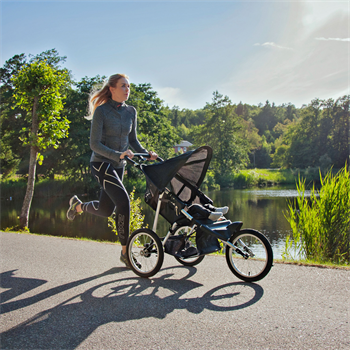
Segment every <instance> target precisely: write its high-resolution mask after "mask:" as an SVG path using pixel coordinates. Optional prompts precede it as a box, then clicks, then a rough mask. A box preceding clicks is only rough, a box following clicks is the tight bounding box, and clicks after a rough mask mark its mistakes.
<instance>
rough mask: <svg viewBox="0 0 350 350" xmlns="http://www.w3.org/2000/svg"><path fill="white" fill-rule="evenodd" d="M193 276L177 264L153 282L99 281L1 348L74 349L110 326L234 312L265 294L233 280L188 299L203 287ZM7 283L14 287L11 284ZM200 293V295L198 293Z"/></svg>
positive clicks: (12, 306)
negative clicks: (182, 312)
mask: <svg viewBox="0 0 350 350" xmlns="http://www.w3.org/2000/svg"><path fill="white" fill-rule="evenodd" d="M177 268H179V269H181V270H184V271H185V272H186V273H187V274H186V275H185V276H184V277H182V278H174V270H175V269H177ZM121 271H125V269H123V268H113V269H111V270H109V271H106V272H105V273H103V274H100V275H96V276H92V277H90V278H86V279H82V280H79V281H76V282H71V283H68V284H65V285H62V286H59V287H56V288H52V289H50V290H48V291H45V292H42V293H39V294H37V295H35V296H33V297H29V298H26V299H23V300H19V301H13V302H9V303H6V304H3V305H2V312H4V311H5V312H11V311H13V310H17V309H19V308H23V307H26V306H30V305H32V304H34V303H36V302H39V301H42V300H44V299H46V298H49V297H53V296H55V295H56V294H58V293H61V292H64V291H66V290H68V289H71V288H74V287H76V286H79V285H82V284H84V283H87V282H89V281H92V280H94V279H98V278H100V277H103V276H106V275H110V274H116V273H118V272H121ZM10 272H11V271H10ZM10 272H8V273H10ZM195 272H196V268H194V267H183V266H181V267H180V266H178V267H171V268H165V269H163V270H162V275H161V276H160V277H157V278H153V279H141V278H138V277H136V276H135V277H130V278H121V279H118V278H116V279H113V280H112V281H108V282H104V283H100V284H98V285H96V286H94V287H92V288H89V289H87V290H86V291H84V292H83V293H79V294H76V295H74V296H72V297H71V298H69V299H68V300H66V301H64V302H63V303H61V304H58V305H56V306H54V307H52V308H50V309H48V310H45V311H43V312H41V313H39V314H37V315H35V316H34V317H32V318H31V319H29V320H27V321H25V322H23V323H22V324H19V325H18V326H16V327H14V328H12V329H10V330H8V331H6V332H4V333H2V334H1V348H2V349H47V348H48V347H49V348H50V349H75V348H76V347H77V346H78V345H79V344H80V343H82V342H83V341H84V340H85V339H87V338H88V337H89V335H90V334H91V333H92V332H94V331H95V330H96V329H97V328H98V327H99V326H102V325H104V324H107V323H110V322H124V321H129V320H138V319H143V318H158V319H163V318H165V317H166V316H167V315H168V314H169V313H171V312H173V311H174V310H179V309H186V310H188V311H189V312H191V313H196V314H199V313H201V312H202V311H203V310H204V309H210V310H212V311H217V312H221V311H234V310H238V309H242V308H246V307H249V306H250V305H252V304H254V303H256V302H257V301H258V300H260V299H261V297H262V296H263V294H264V293H263V289H262V288H261V287H260V286H259V285H257V284H254V283H244V282H233V283H228V284H225V285H221V286H218V287H216V288H214V289H211V290H209V291H207V292H206V293H204V295H202V296H196V297H187V298H186V297H185V294H186V293H189V294H191V293H192V294H193V290H194V289H195V288H198V287H201V286H202V285H201V284H199V283H197V282H194V281H191V280H190V279H189V278H190V277H191V276H193V275H194V274H195ZM116 277H117V276H116ZM13 278H15V277H13ZM44 282H45V281H42V280H36V282H35V280H34V281H32V282H31V283H32V284H29V286H32V288H34V286H35V285H41V284H42V283H44ZM6 283H7V285H11V281H9V280H7V282H6ZM24 285H25V282H24ZM32 288H31V289H32ZM5 293H6V292H5ZM22 293H23V292H22ZM198 294H200V293H199V291H198V293H196V295H198ZM8 295H10V294H8ZM7 300H8V299H7Z"/></svg>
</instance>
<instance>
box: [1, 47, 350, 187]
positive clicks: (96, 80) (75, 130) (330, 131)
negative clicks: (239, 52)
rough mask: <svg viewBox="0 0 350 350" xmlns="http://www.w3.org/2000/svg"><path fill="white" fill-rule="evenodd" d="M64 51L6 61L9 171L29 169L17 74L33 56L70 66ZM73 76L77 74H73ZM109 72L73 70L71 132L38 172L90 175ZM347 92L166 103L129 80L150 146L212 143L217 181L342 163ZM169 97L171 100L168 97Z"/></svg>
mask: <svg viewBox="0 0 350 350" xmlns="http://www.w3.org/2000/svg"><path fill="white" fill-rule="evenodd" d="M65 59H66V58H65V57H61V56H59V54H58V52H57V51H56V50H55V49H52V50H48V51H45V52H42V53H41V54H39V55H37V56H29V58H28V57H27V56H26V55H25V54H19V55H15V56H14V57H12V58H11V59H9V60H8V61H6V62H5V64H4V65H3V67H2V68H1V69H0V79H1V87H0V89H1V90H0V92H1V141H0V146H1V172H2V174H3V177H6V176H10V175H11V174H14V173H19V174H24V175H25V174H26V173H27V171H28V160H29V151H28V147H27V146H25V145H23V143H22V142H21V141H20V140H21V135H23V133H24V132H27V131H26V130H27V128H28V126H29V125H30V122H29V120H28V118H25V116H26V113H27V112H25V111H24V110H21V109H19V108H18V107H15V102H14V99H13V94H14V86H13V84H12V80H11V78H12V77H13V76H16V74H18V71H19V70H20V69H21V68H22V67H24V66H25V65H26V64H27V63H28V62H32V61H33V60H46V62H47V63H49V64H51V65H52V66H54V67H55V68H57V69H65V68H64V62H65ZM70 76H72V74H71V75H70ZM104 79H105V77H104V76H99V75H98V76H95V77H84V78H83V79H81V80H80V81H74V80H73V79H72V78H70V80H69V81H68V82H67V84H66V85H65V87H64V91H62V96H64V109H63V111H62V115H64V116H65V117H66V118H67V119H68V120H69V121H70V128H69V136H68V137H67V138H64V139H62V140H61V142H60V145H59V147H58V148H57V149H54V148H52V149H47V150H46V151H45V152H44V153H43V156H44V160H43V164H42V165H40V166H39V167H38V169H37V172H38V173H39V174H40V175H42V176H44V177H49V178H53V177H54V175H58V174H61V175H63V176H64V177H66V178H70V179H72V180H83V181H84V182H85V183H88V182H89V181H91V175H90V171H89V159H90V155H91V150H90V147H89V134H90V123H91V122H90V121H89V120H87V119H86V118H85V116H87V114H88V108H87V107H88V98H89V94H90V92H91V91H92V89H94V88H96V87H98V86H101V84H102V83H103V81H104ZM349 97H350V96H342V97H339V98H338V99H337V100H333V99H328V100H320V99H317V98H316V99H314V100H312V101H311V102H310V103H309V104H308V105H305V106H302V107H301V108H296V107H295V106H294V105H293V104H290V103H289V104H283V105H280V106H276V105H275V104H274V103H270V102H269V101H266V102H265V104H260V105H258V106H255V105H248V104H245V103H243V102H239V103H238V102H236V103H233V102H232V101H231V100H230V98H229V97H228V96H223V95H221V94H220V93H219V92H218V91H214V92H213V98H212V101H210V102H208V103H206V105H205V106H203V108H202V109H198V110H190V109H180V108H179V107H178V106H173V107H172V108H170V107H168V106H165V103H164V101H162V100H161V99H160V98H159V97H158V95H157V92H156V91H154V90H153V89H152V86H151V84H149V83H145V84H138V85H136V84H131V96H130V99H129V100H128V102H127V103H128V104H129V105H132V106H134V107H135V108H136V109H137V112H138V135H139V139H140V141H141V142H142V143H143V144H144V146H145V147H146V148H148V149H151V150H155V151H156V152H157V153H158V154H159V155H160V156H161V157H163V158H169V157H172V156H174V155H175V153H174V149H173V146H174V145H175V144H177V143H179V142H180V141H181V140H187V141H190V142H191V143H192V144H193V147H199V146H202V145H209V146H211V147H212V148H213V151H214V153H213V160H212V163H211V168H210V171H209V176H210V177H211V181H212V182H213V184H219V185H221V186H230V185H232V181H233V178H234V176H235V174H236V173H237V171H239V170H240V169H245V168H304V169H305V168H308V167H313V168H315V167H316V168H317V167H319V168H321V169H328V168H330V167H331V166H333V167H334V168H341V167H343V166H344V164H345V163H346V161H347V159H348V157H349ZM165 102H166V101H165ZM140 176H141V175H140V173H139V172H137V171H135V170H134V169H133V168H130V169H128V178H130V179H133V180H134V181H135V182H137V181H139V180H140Z"/></svg>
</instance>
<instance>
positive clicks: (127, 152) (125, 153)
mask: <svg viewBox="0 0 350 350" xmlns="http://www.w3.org/2000/svg"><path fill="white" fill-rule="evenodd" d="M125 156H127V157H129V158H130V159H132V158H133V157H134V153H133V152H132V151H131V150H130V149H128V150H127V151H125V152H123V153H122V154H121V155H120V159H124V157H125Z"/></svg>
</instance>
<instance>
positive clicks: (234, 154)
mask: <svg viewBox="0 0 350 350" xmlns="http://www.w3.org/2000/svg"><path fill="white" fill-rule="evenodd" d="M235 108H236V107H235V106H234V105H232V104H231V101H230V99H229V98H228V97H227V96H225V97H224V96H223V95H221V94H219V92H218V91H215V92H214V93H213V100H212V103H207V105H206V107H205V110H206V112H207V115H206V121H205V123H204V124H203V125H200V126H198V127H196V128H194V129H193V131H192V137H193V139H194V141H195V144H196V146H203V145H208V146H210V147H211V148H212V149H213V162H212V163H213V166H214V171H215V177H216V179H217V182H218V183H220V184H223V182H222V181H225V180H224V179H225V177H226V176H227V175H229V174H231V173H232V171H233V170H237V169H239V168H241V167H242V166H244V165H246V164H247V161H248V151H249V144H248V141H247V140H246V139H244V138H243V137H241V136H242V134H243V128H244V124H243V119H242V117H239V116H238V115H237V114H236V113H235Z"/></svg>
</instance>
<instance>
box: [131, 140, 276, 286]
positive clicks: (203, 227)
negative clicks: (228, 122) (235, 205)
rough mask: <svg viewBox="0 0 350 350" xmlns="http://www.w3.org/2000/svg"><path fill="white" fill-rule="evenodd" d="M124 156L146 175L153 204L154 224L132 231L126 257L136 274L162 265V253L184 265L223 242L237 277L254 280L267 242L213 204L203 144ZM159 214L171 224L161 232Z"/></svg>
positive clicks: (266, 255) (261, 271)
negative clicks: (206, 187)
mask: <svg viewBox="0 0 350 350" xmlns="http://www.w3.org/2000/svg"><path fill="white" fill-rule="evenodd" d="M135 156H136V157H138V162H135V161H134V160H131V159H129V158H127V160H128V162H129V163H131V164H133V165H134V166H135V167H136V168H138V169H139V170H141V171H142V172H143V173H144V174H145V176H146V183H147V189H146V193H145V202H146V203H147V204H148V205H149V206H150V207H151V208H153V209H154V210H155V218H154V223H153V228H152V230H151V229H148V228H141V229H138V230H136V231H134V232H132V233H131V235H130V237H129V240H128V243H127V257H128V259H129V262H130V265H131V268H132V270H133V271H134V272H135V273H136V274H137V275H139V276H141V277H146V278H147V277H151V276H154V275H155V274H156V273H157V272H158V271H159V270H160V268H161V267H162V264H163V260H164V253H167V254H170V255H173V256H174V257H175V259H176V260H177V261H178V262H180V263H181V264H183V265H185V266H194V265H197V264H199V263H200V262H201V261H202V260H203V259H204V257H205V255H207V254H210V253H213V252H217V251H219V250H221V249H222V248H223V247H225V255H226V261H227V264H228V266H229V268H230V270H231V271H232V272H233V273H234V275H236V276H237V277H238V278H240V279H242V280H244V281H247V282H253V281H258V280H260V279H262V278H264V277H265V276H266V275H267V274H268V272H269V271H270V269H271V266H272V261H273V253H272V248H271V245H270V243H269V241H268V240H267V238H266V237H265V236H264V235H263V234H262V233H260V232H258V231H256V230H253V229H242V226H243V223H242V222H241V221H235V222H231V221H230V220H227V219H226V218H225V216H224V214H225V213H226V211H227V207H224V208H216V207H215V206H214V205H213V201H212V200H211V199H210V198H209V197H208V196H206V195H205V194H204V193H203V192H202V191H200V189H199V187H200V186H201V184H202V182H203V180H204V178H205V175H206V172H207V170H208V167H209V163H210V160H211V158H212V149H211V148H210V147H208V146H203V147H200V148H197V149H195V150H193V151H189V152H186V153H184V154H181V155H179V156H177V157H174V158H171V159H168V160H166V161H163V160H162V159H160V158H158V161H159V162H157V163H154V164H144V161H145V160H146V159H145V157H147V156H148V154H135ZM159 215H161V216H163V217H164V218H165V219H166V220H167V221H168V222H169V224H170V227H169V231H168V232H167V234H166V235H165V237H163V238H160V237H159V236H158V235H157V223H158V219H159Z"/></svg>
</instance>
